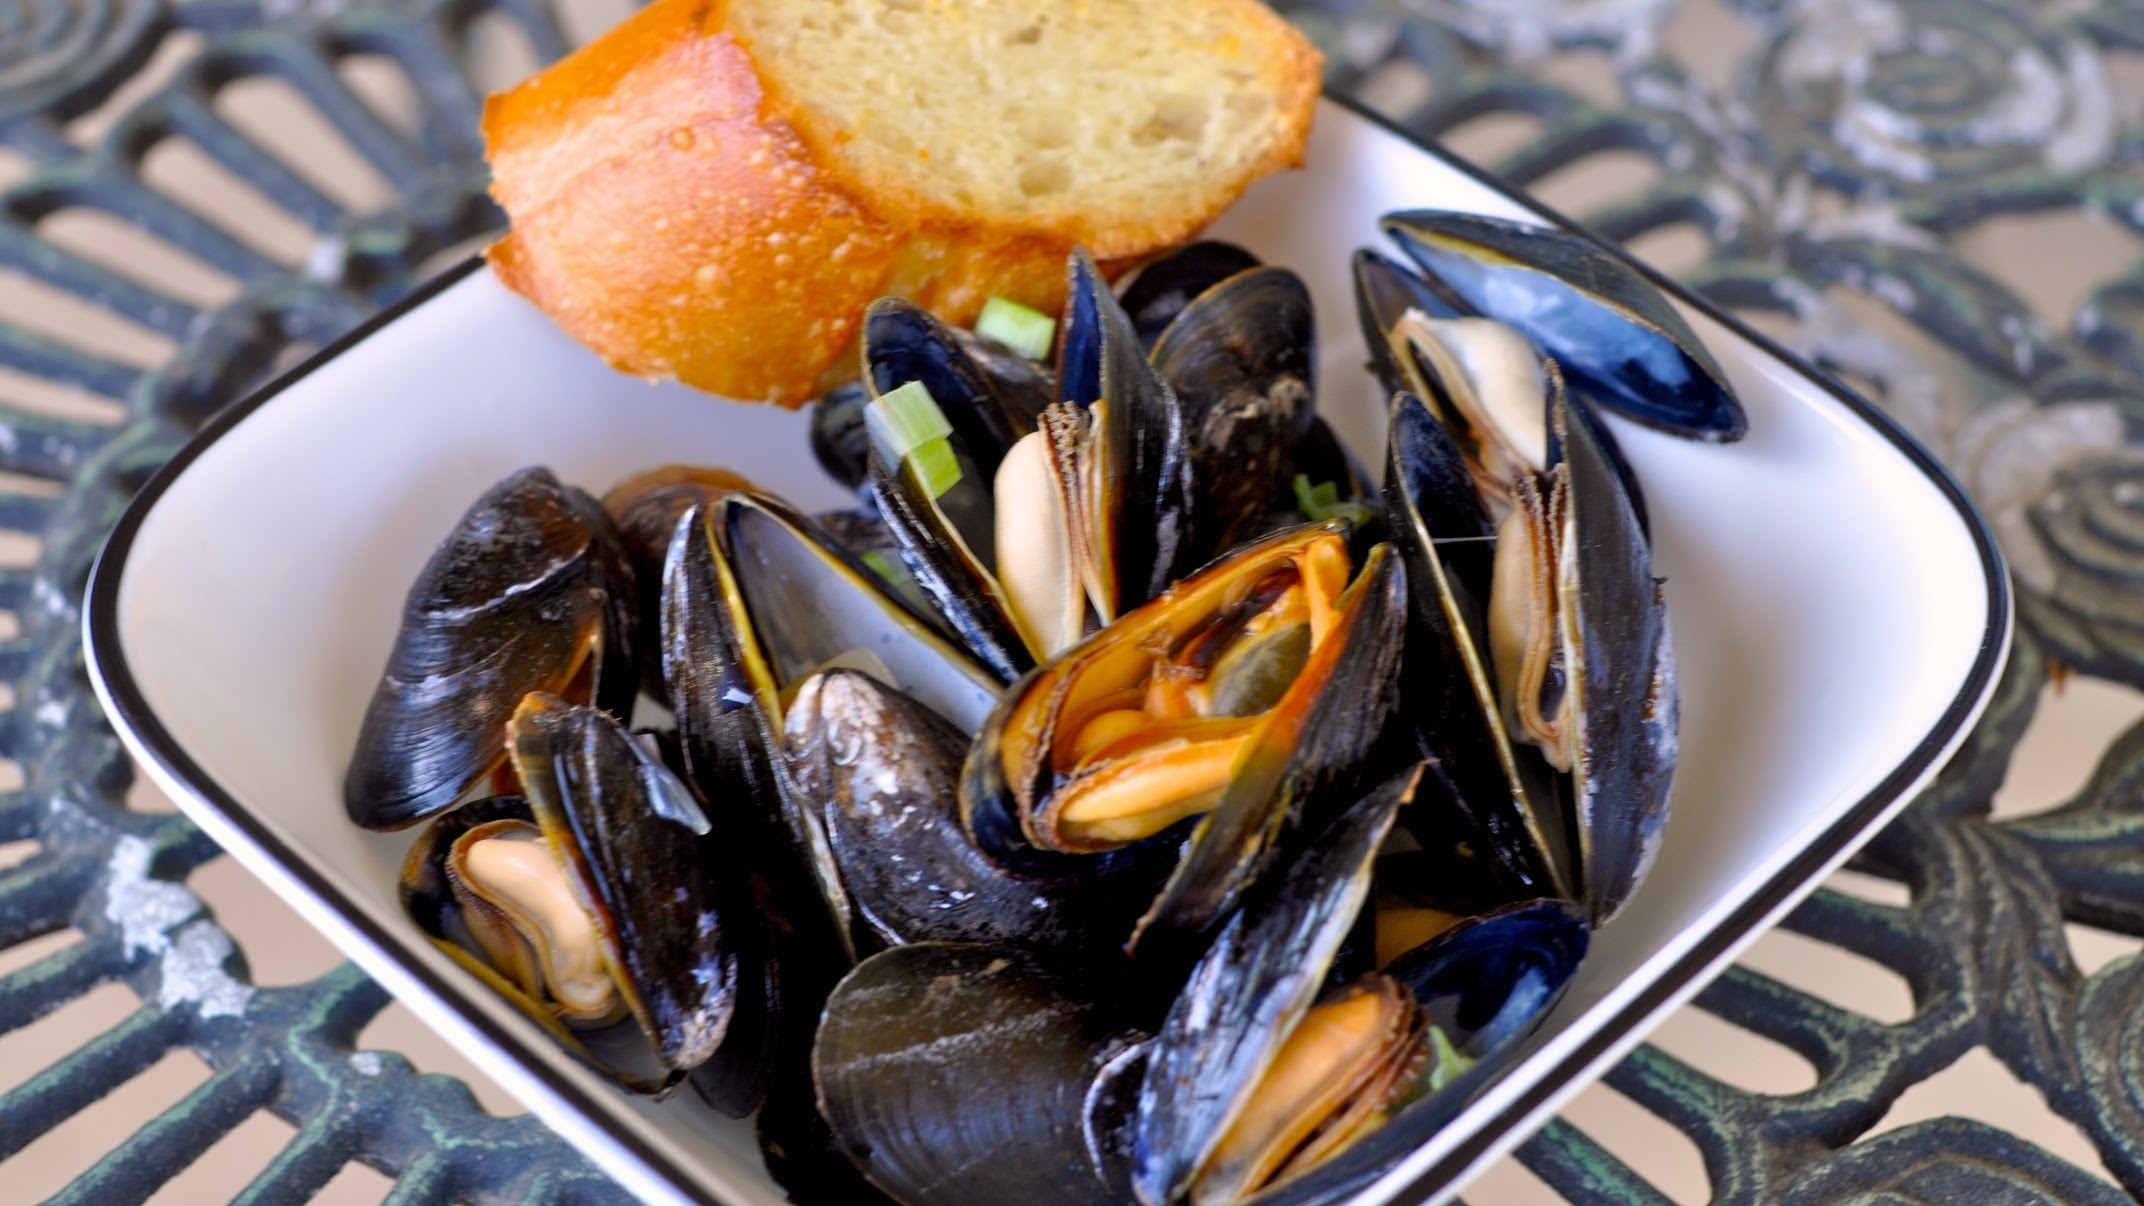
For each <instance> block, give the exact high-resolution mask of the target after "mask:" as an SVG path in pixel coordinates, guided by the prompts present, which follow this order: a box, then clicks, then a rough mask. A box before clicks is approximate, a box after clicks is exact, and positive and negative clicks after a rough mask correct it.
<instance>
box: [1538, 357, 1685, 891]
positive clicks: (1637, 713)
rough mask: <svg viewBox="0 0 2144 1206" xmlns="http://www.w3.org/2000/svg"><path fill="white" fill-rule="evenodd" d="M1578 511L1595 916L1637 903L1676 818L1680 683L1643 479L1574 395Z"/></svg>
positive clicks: (1572, 590)
mask: <svg viewBox="0 0 2144 1206" xmlns="http://www.w3.org/2000/svg"><path fill="white" fill-rule="evenodd" d="M1552 418H1553V420H1554V423H1555V433H1556V438H1557V442H1558V445H1559V446H1560V448H1561V451H1562V456H1563V462H1562V464H1563V472H1564V473H1565V475H1566V479H1565V480H1566V490H1567V492H1568V515H1567V518H1566V524H1567V528H1566V532H1565V534H1564V538H1563V550H1564V552H1563V556H1562V565H1561V566H1560V567H1559V571H1558V572H1559V579H1560V594H1561V596H1562V612H1561V623H1562V627H1563V634H1562V639H1563V644H1564V647H1565V650H1566V662H1567V669H1566V682H1567V687H1566V689H1567V691H1568V692H1569V695H1570V698H1569V701H1568V704H1567V708H1568V712H1569V714H1570V716H1571V717H1573V723H1575V725H1576V726H1577V731H1576V733H1575V734H1573V737H1572V748H1573V750H1574V751H1575V754H1574V759H1573V765H1572V769H1571V793H1572V811H1573V814H1574V816H1575V819H1576V823H1577V825H1576V827H1577V833H1578V842H1579V853H1580V859H1581V862H1582V864H1583V867H1584V880H1585V899H1586V901H1587V904H1588V906H1589V908H1590V909H1591V911H1592V915H1593V919H1594V922H1595V924H1601V923H1605V922H1607V921H1608V920H1609V919H1611V918H1613V917H1614V916H1615V915H1616V914H1617V913H1618V912H1619V911H1621V909H1622V908H1623V906H1624V905H1625V904H1626V903H1628V901H1629V899H1630V895H1631V893H1632V892H1634V891H1636V890H1637V887H1638V884H1639V883H1640V882H1641V881H1642V880H1643V879H1644V878H1645V874H1646V872H1647V871H1648V870H1649V869H1650V868H1651V866H1652V863H1653V859H1654V857H1655V855H1657V854H1658V853H1659V847H1660V837H1661V833H1662V831H1663V830H1664V829H1665V828H1666V826H1667V817H1668V797H1669V794H1670V792H1671V790H1672V788H1673V785H1674V776H1675V755H1676V742H1677V729H1678V723H1679V720H1680V703H1679V699H1680V696H1679V693H1678V689H1677V685H1676V676H1675V650H1674V642H1673V639H1672V637H1671V635H1670V633H1669V629H1668V609H1667V598H1666V595H1665V594H1664V593H1663V591H1662V589H1661V580H1660V579H1658V578H1656V577H1654V576H1653V559H1652V549H1651V546H1650V544H1649V543H1648V541H1647V539H1646V533H1645V529H1644V525H1643V524H1642V523H1641V522H1640V519H1639V512H1638V510H1637V507H1636V503H1635V498H1634V495H1633V493H1632V491H1633V490H1634V488H1635V486H1634V483H1633V482H1632V481H1631V480H1630V478H1629V477H1628V469H1627V467H1626V466H1625V465H1624V464H1623V462H1622V458H1621V457H1620V456H1619V455H1617V453H1616V452H1615V448H1614V443H1613V441H1612V438H1611V437H1610V436H1609V435H1608V433H1607V431H1606V430H1605V428H1603V427H1602V425H1601V423H1600V419H1599V418H1598V416H1596V415H1595V414H1594V413H1593V412H1592V411H1591V410H1590V409H1589V408H1588V407H1587V406H1586V405H1585V404H1584V403H1583V402H1580V401H1577V400H1575V399H1573V400H1570V401H1568V402H1567V403H1566V404H1565V405H1564V406H1562V407H1559V408H1558V409H1557V411H1556V412H1555V414H1554V415H1553V416H1552Z"/></svg>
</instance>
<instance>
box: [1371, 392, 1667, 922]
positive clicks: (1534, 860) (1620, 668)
mask: <svg viewBox="0 0 2144 1206" xmlns="http://www.w3.org/2000/svg"><path fill="white" fill-rule="evenodd" d="M1545 380H1546V381H1547V383H1548V385H1549V392H1548V399H1547V403H1546V405H1547V408H1548V416H1549V437H1550V438H1549V443H1548V446H1547V448H1546V450H1545V457H1546V459H1547V461H1548V462H1549V463H1548V466H1547V468H1546V470H1545V471H1544V472H1541V473H1531V472H1522V473H1519V474H1517V475H1515V476H1514V477H1513V478H1511V479H1510V480H1511V500H1512V505H1511V508H1510V509H1509V511H1508V512H1507V513H1506V515H1505V517H1504V519H1503V520H1502V522H1501V523H1500V524H1498V525H1497V526H1496V528H1495V532H1494V539H1493V540H1492V539H1491V538H1490V535H1491V530H1490V527H1489V518H1488V509H1487V507H1486V506H1485V505H1484V504H1483V503H1482V501H1481V499H1480V497H1479V495H1478V494H1476V493H1475V490H1474V484H1475V480H1476V479H1475V478H1474V477H1473V476H1472V474H1471V473H1470V468H1471V466H1469V465H1468V464H1467V462H1466V461H1465V459H1464V457H1463V455H1462V453H1461V452H1460V450H1459V447H1458V445H1457V444H1456V443H1455V442H1454V441H1453V440H1452V439H1451V437H1450V435H1449V433H1448V432H1447V431H1446V430H1445V428H1444V427H1443V425H1442V424H1440V423H1439V422H1438V421H1437V420H1436V419H1435V418H1433V417H1431V416H1430V414H1429V413H1428V410H1427V408H1426V407H1425V406H1424V405H1423V404H1422V403H1421V402H1420V400H1418V399H1415V398H1413V397H1411V396H1408V395H1405V394H1402V395H1400V396H1398V397H1397V398H1395V400H1394V403H1393V408H1392V426H1391V431H1390V437H1389V439H1388V443H1387V464H1386V486H1385V498H1386V510H1387V518H1388V520H1389V522H1390V523H1391V525H1392V527H1393V530H1394V533H1395V536H1396V538H1397V539H1398V540H1399V542H1400V545H1401V547H1402V549H1403V550H1404V551H1405V553H1406V557H1407V562H1408V566H1409V570H1410V582H1411V583H1412V585H1413V600H1412V601H1413V606H1412V608H1411V612H1410V618H1411V632H1410V636H1409V642H1408V650H1409V652H1408V657H1409V662H1410V666H1409V671H1408V674H1407V675H1406V682H1407V683H1408V691H1409V695H1410V706H1409V709H1408V712H1409V715H1410V716H1411V717H1412V718H1413V719H1414V721H1415V724H1416V731H1417V734H1418V739H1419V740H1420V742H1421V745H1422V749H1423V750H1424V752H1425V753H1427V754H1429V755H1430V756H1432V757H1433V758H1435V759H1436V761H1437V764H1438V766H1437V770H1438V777H1437V782H1436V785H1435V786H1436V790H1434V791H1432V792H1430V793H1427V798H1428V801H1429V806H1428V807H1426V808H1424V809H1422V810H1420V811H1419V812H1417V813H1415V814H1413V816H1412V823H1411V825H1410V828H1412V829H1414V831H1415V832H1416V834H1417V836H1418V837H1419V838H1420V840H1421V841H1422V843H1423V847H1424V850H1425V852H1426V853H1427V854H1428V855H1429V856H1430V857H1433V858H1444V859H1445V860H1446V861H1445V872H1446V875H1447V876H1448V877H1449V878H1451V879H1452V881H1453V882H1454V883H1455V884H1471V885H1473V886H1472V887H1468V888H1466V889H1464V890H1465V891H1466V892H1467V893H1468V894H1470V895H1477V894H1478V893H1479V892H1480V891H1481V890H1482V889H1481V887H1480V884H1481V882H1482V880H1481V877H1484V876H1486V877H1487V878H1488V879H1489V880H1491V881H1494V882H1497V883H1501V884H1502V885H1503V887H1504V890H1505V891H1507V892H1508V893H1510V895H1511V897H1512V898H1517V897H1519V896H1530V895H1540V894H1553V895H1558V896H1563V897H1566V898H1568V899H1572V900H1579V901H1582V902H1585V904H1586V905H1587V907H1588V909H1589V911H1590V912H1591V914H1592V916H1593V917H1594V919H1595V920H1596V922H1605V921H1607V920H1608V919H1610V918H1612V917H1613V916H1614V915H1615V914H1616V912H1618V911H1619V910H1620V909H1621V908H1622V906H1623V904H1624V903H1625V902H1626V901H1627V900H1628V898H1629V895H1630V893H1631V892H1632V891H1633V890H1634V889H1635V888H1636V886H1637V884H1638V882H1639V880H1640V879H1641V878H1642V877H1643V875H1644V872H1645V869H1646V868H1647V866H1649V865H1650V862H1651V859H1652V853H1653V850H1654V848H1655V847H1656V846H1657V843H1658V840H1659V834H1660V830H1661V827H1662V826H1663V824H1664V823H1665V819H1666V814H1667V801H1668V794H1669V789H1670V786H1671V783H1672V778H1673V773H1674V761H1675V733H1676V725H1677V719H1678V716H1677V703H1676V699H1677V693H1676V687H1675V672H1674V655H1673V649H1672V643H1671V641H1670V640H1669V635H1668V628H1667V604H1666V599H1665V596H1664V594H1663V593H1662V591H1661V584H1660V582H1659V580H1658V579H1656V578H1655V577H1654V576H1653V569H1652V555H1651V548H1650V545H1649V543H1648V539H1647V535H1646V532H1645V529H1644V525H1643V523H1642V520H1641V518H1640V514H1641V512H1640V509H1639V508H1640V504H1639V503H1638V501H1637V499H1638V497H1639V495H1638V493H1637V484H1636V482H1635V481H1634V480H1633V479H1632V478H1631V477H1630V476H1629V470H1628V468H1627V466H1626V465H1625V464H1624V463H1623V460H1622V458H1621V456H1620V455H1619V454H1618V453H1617V452H1616V451H1615V449H1614V446H1613V440H1612V437H1611V436H1610V435H1609V434H1608V432H1607V431H1606V429H1605V428H1604V427H1602V426H1601V424H1600V422H1599V420H1598V419H1597V418H1596V417H1594V415H1593V412H1592V410H1591V408H1590V407H1589V406H1588V404H1586V403H1585V402H1584V401H1582V400H1580V399H1576V398H1572V397H1569V396H1567V395H1565V394H1563V393H1561V392H1560V391H1558V390H1556V389H1555V388H1554V386H1555V378H1554V377H1553V376H1550V377H1548V378H1545Z"/></svg>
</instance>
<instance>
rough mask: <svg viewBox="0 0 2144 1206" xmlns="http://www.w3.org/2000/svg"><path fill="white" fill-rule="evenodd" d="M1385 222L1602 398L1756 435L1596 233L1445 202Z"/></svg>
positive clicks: (1439, 280) (1450, 281)
mask: <svg viewBox="0 0 2144 1206" xmlns="http://www.w3.org/2000/svg"><path fill="white" fill-rule="evenodd" d="M1379 226H1380V227H1381V228H1382V229H1383V230H1384V232H1385V233H1386V234H1387V235H1389V236H1390V237H1391V238H1392V239H1393V241H1394V242H1396V243H1398V244H1399V247H1400V250H1402V251H1404V252H1405V253H1406V254H1407V256H1408V258H1410V259H1412V260H1413V261H1414V262H1415V263H1416V264H1417V265H1419V266H1420V267H1421V269H1422V271H1423V272H1424V273H1426V274H1427V275H1428V278H1429V281H1428V283H1429V286H1430V288H1431V289H1433V290H1434V291H1435V292H1437V293H1438V294H1440V295H1441V296H1442V297H1443V298H1444V300H1445V301H1446V302H1447V303H1449V304H1450V305H1451V306H1452V307H1454V308H1456V309H1458V310H1460V311H1461V312H1463V313H1469V314H1479V315H1481V316H1483V317H1486V318H1493V319H1496V320H1498V321H1500V322H1504V323H1508V324H1510V325H1511V326H1513V327H1516V328H1517V329H1518V330H1519V331H1521V332H1523V333H1524V334H1525V335H1526V337H1527V338H1528V339H1530V340H1532V341H1533V343H1534V344H1535V345H1536V346H1537V347H1539V348H1540V349H1541V351H1542V352H1544V353H1546V354H1547V355H1548V356H1549V357H1551V358H1552V359H1554V360H1555V361H1556V362H1557V364H1559V365H1561V366H1562V369H1563V372H1564V375H1565V376H1566V377H1568V378H1569V380H1570V384H1571V388H1572V389H1573V390H1574V391H1576V392H1578V393H1581V394H1583V395H1585V396H1586V397H1587V398H1589V399H1591V400H1592V401H1593V402H1595V403H1596V404H1598V405H1600V406H1603V407H1606V408H1608V409H1610V410H1614V411H1616V412H1617V413H1619V414H1623V415H1626V416H1628V417H1630V418H1632V419H1635V420H1637V421H1638V422H1640V423H1645V424H1648V425H1650V426H1653V427H1658V428H1660V429H1661V430H1663V431H1670V432H1674V433H1676V434H1678V435H1683V436H1688V437H1691V438H1695V439H1701V440H1710V441H1715V442H1723V443H1724V442H1728V441H1732V440H1739V439H1741V438H1742V437H1743V435H1744V434H1746V433H1747V432H1748V430H1749V423H1748V420H1747V418H1746V417H1745V416H1744V414H1743V411H1742V406H1741V403H1740V402H1739V401H1737V400H1736V398H1735V394H1734V389H1733V387H1732V386H1730V385H1729V384H1728V382H1727V375H1726V373H1724V372H1723V371H1721V369H1720V366H1719V363H1718V361H1716V360H1714V359H1713V357H1712V353H1711V352H1710V351H1708V350H1707V349H1706V347H1705V345H1704V343H1703V341H1701V340H1700V339H1698V337H1697V333H1696V332H1694V331H1692V330H1691V329H1690V324H1689V323H1688V322H1685V321H1684V320H1683V317H1682V315H1681V314H1680V313H1678V312H1677V311H1676V309H1675V307H1674V306H1672V305H1670V304H1669V303H1668V301H1667V299H1666V298H1664V297H1662V296H1661V295H1660V291H1659V290H1657V289H1655V288H1654V287H1653V285H1652V284H1651V282H1649V281H1647V280H1646V279H1645V277H1644V276H1643V275H1641V274H1640V273H1639V272H1638V270H1637V269H1636V268H1633V267H1632V266H1631V265H1630V263H1629V262H1628V261H1626V260H1623V259H1620V258H1618V257H1616V256H1614V255H1611V254H1609V253H1608V252H1607V251H1606V250H1604V249H1603V248H1602V247H1600V246H1599V245H1598V244H1596V243H1594V242H1593V241H1592V240H1591V239H1588V238H1585V237H1584V236H1582V235H1576V234H1571V233H1569V232H1566V231H1561V230H1555V229H1551V228H1548V227H1543V226H1533V225H1528V224H1525V223H1520V222H1512V221H1509V220H1506V219H1503V218H1491V217H1485V216H1483V215H1480V214H1468V213H1458V212H1454V211H1448V210H1412V211H1409V212H1406V213H1396V214H1388V215H1386V216H1385V218H1384V219H1383V220H1382V221H1380V222H1379ZM1358 268H1359V265H1358Z"/></svg>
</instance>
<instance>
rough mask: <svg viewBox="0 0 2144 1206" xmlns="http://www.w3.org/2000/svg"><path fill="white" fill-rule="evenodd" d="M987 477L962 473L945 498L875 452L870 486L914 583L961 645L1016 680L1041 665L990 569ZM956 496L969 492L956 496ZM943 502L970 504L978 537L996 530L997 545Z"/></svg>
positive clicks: (991, 515)
mask: <svg viewBox="0 0 2144 1206" xmlns="http://www.w3.org/2000/svg"><path fill="white" fill-rule="evenodd" d="M988 486H989V483H988V480H987V479H984V480H980V481H979V480H977V479H976V478H975V477H974V476H973V475H972V474H971V473H970V472H968V471H966V470H963V472H962V474H961V480H960V481H959V482H958V483H957V484H955V485H954V486H953V488H952V489H951V490H950V491H948V492H947V495H946V497H945V498H944V499H942V500H940V499H933V498H932V497H931V496H930V493H929V491H927V490H926V489H924V487H923V484H922V483H921V482H920V481H918V480H917V478H916V475H915V473H914V472H913V471H912V470H911V469H909V468H908V467H907V466H906V465H903V466H901V467H900V468H897V469H896V468H891V467H889V466H888V465H887V464H886V462H885V460H884V459H883V458H881V457H879V456H878V455H877V454H875V453H874V454H873V455H872V457H871V489H872V494H873V496H874V497H875V498H877V499H878V502H879V513H880V514H881V515H883V516H884V517H885V520H886V527H887V530H888V531H889V532H890V533H892V535H893V539H894V546H895V548H897V549H898V550H899V553H900V559H901V565H902V568H903V569H905V570H906V571H907V573H908V577H909V580H910V581H912V582H914V583H915V585H916V588H917V589H918V590H919V591H920V592H921V593H922V595H923V597H924V598H925V599H926V600H927V601H928V603H929V605H930V607H931V609H932V611H933V612H934V613H935V614H936V615H937V616H938V617H939V618H940V619H941V620H942V621H943V622H944V623H945V624H946V626H947V627H949V628H951V630H952V633H953V635H954V636H955V637H957V638H959V640H960V643H961V645H962V646H963V647H964V648H966V650H967V651H968V652H969V653H970V654H972V655H973V656H974V658H975V660H976V661H978V662H980V663H981V664H982V665H983V666H984V667H986V668H987V669H989V671H990V673H991V674H992V675H993V676H995V677H996V678H997V679H998V681H999V682H1000V683H1010V682H1012V681H1013V680H1014V679H1016V678H1018V677H1020V675H1022V674H1024V673H1026V672H1027V671H1028V670H1029V669H1030V668H1032V667H1033V666H1034V664H1035V659H1034V657H1033V655H1032V653H1031V652H1030V651H1029V650H1028V647H1027V642H1026V641H1025V640H1023V639H1022V638H1021V636H1020V632H1019V630H1018V629H1017V628H1016V627H1015V626H1014V624H1013V621H1012V618H1011V616H1012V611H1011V608H1010V606H1009V605H1008V604H1007V602H1006V600H1005V598H1004V595H1003V591H1002V588H1001V587H1000V586H999V584H998V582H997V579H996V577H995V575H994V574H993V572H992V569H991V566H992V565H993V564H994V562H995V561H996V554H995V549H994V544H995V540H996V531H995V526H994V520H995V510H994V508H995V499H994V498H993V497H992V492H991V490H990V489H989V488H988ZM955 495H961V496H962V497H958V498H956V497H955ZM941 502H942V503H944V504H946V505H950V506H956V507H965V508H966V510H967V511H969V512H970V513H971V518H972V519H973V520H974V521H975V522H974V523H972V524H970V525H969V526H970V527H971V528H973V529H974V533H973V534H975V535H977V536H978V537H979V536H980V535H981V533H982V530H983V529H985V528H988V529H990V531H989V539H990V543H982V542H981V540H980V539H977V540H971V539H969V536H968V535H964V534H963V533H962V532H961V531H960V530H958V526H957V525H956V524H954V523H953V522H952V521H951V518H950V516H948V515H947V514H946V511H945V509H944V507H943V506H941Z"/></svg>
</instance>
